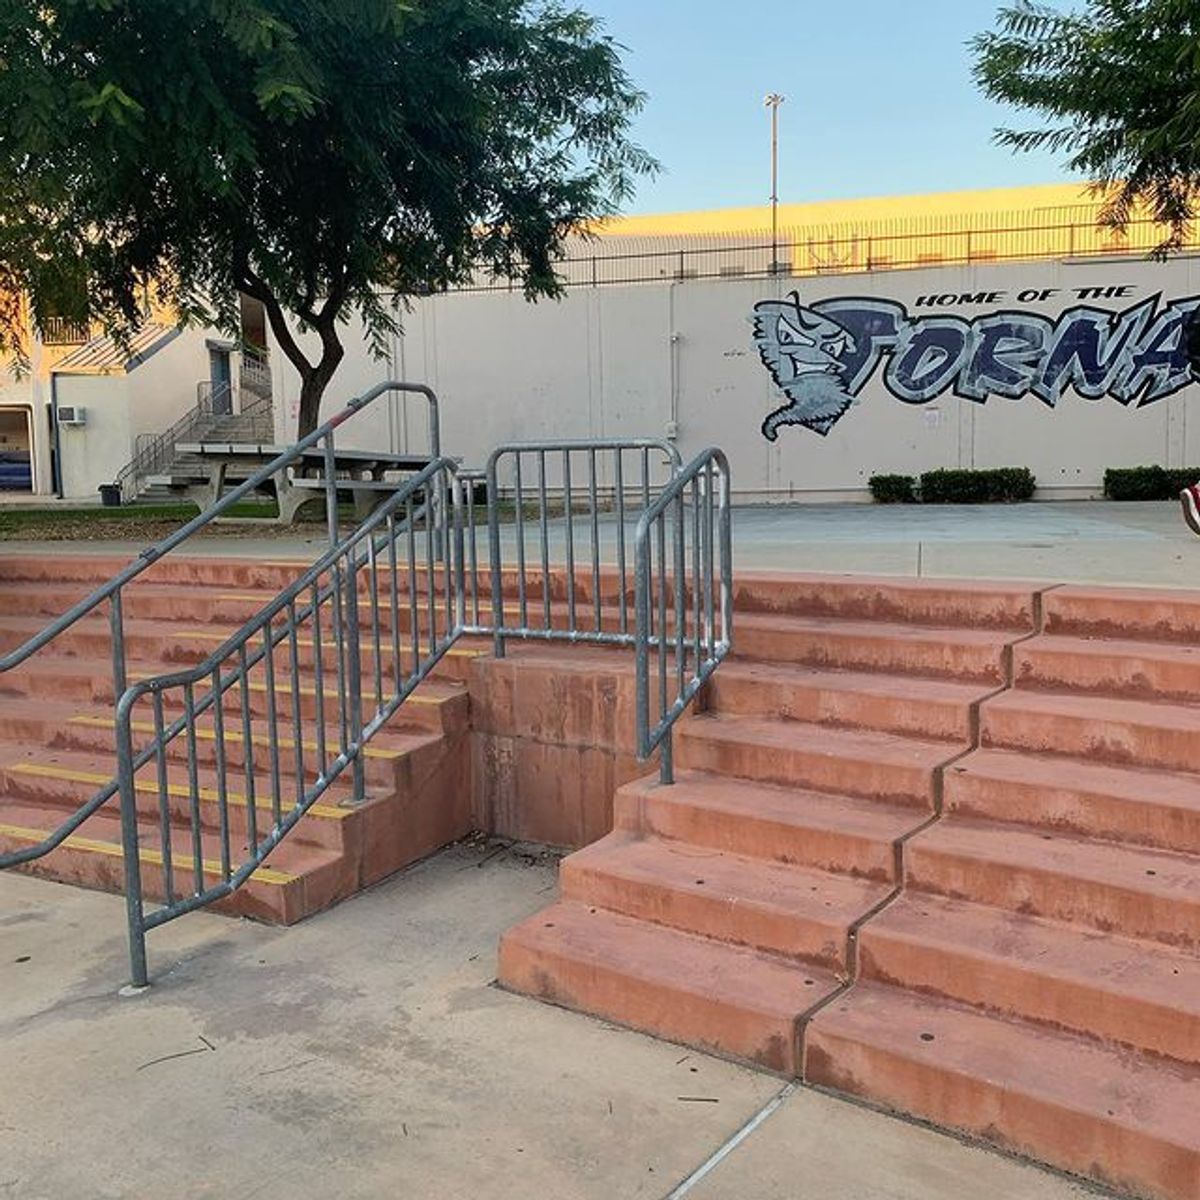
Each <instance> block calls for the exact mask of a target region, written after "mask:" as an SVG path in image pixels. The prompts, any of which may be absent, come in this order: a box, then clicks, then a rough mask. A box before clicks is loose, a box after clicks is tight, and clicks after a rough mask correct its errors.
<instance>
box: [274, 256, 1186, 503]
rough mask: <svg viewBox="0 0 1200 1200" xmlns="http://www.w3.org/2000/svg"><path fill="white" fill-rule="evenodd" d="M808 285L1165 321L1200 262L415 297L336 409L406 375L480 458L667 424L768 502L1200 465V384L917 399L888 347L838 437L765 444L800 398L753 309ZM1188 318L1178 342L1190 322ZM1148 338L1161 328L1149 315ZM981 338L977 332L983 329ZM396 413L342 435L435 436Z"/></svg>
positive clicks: (348, 364) (913, 313) (361, 345)
mask: <svg viewBox="0 0 1200 1200" xmlns="http://www.w3.org/2000/svg"><path fill="white" fill-rule="evenodd" d="M794 288H798V289H799V290H800V291H801V293H802V302H803V304H804V305H805V306H810V305H813V304H820V302H822V301H829V300H832V299H836V298H845V297H858V298H867V299H877V300H878V299H882V300H889V301H895V302H899V303H900V304H903V305H904V306H905V308H906V309H907V314H908V317H909V318H910V319H917V318H923V317H930V316H953V317H959V318H963V319H965V320H967V321H973V320H974V319H976V318H980V317H983V316H985V315H987V314H991V313H996V312H999V311H1002V310H1003V311H1011V310H1015V311H1018V312H1019V313H1022V314H1033V315H1039V314H1040V315H1041V316H1043V317H1045V318H1047V320H1048V321H1049V322H1051V323H1054V322H1057V321H1059V319H1060V317H1061V316H1062V314H1063V313H1064V312H1065V311H1067V310H1068V309H1071V308H1073V307H1076V306H1078V305H1080V304H1082V303H1087V304H1089V305H1091V306H1093V307H1095V308H1099V309H1103V310H1105V311H1108V312H1112V313H1114V314H1116V313H1119V312H1122V311H1125V310H1128V309H1129V308H1131V307H1132V306H1134V305H1136V304H1138V303H1139V302H1142V301H1153V300H1154V298H1155V297H1156V296H1161V299H1160V300H1159V302H1158V305H1157V308H1155V309H1154V311H1155V312H1161V311H1162V309H1163V308H1164V307H1166V306H1167V305H1169V304H1170V303H1171V302H1172V301H1175V300H1179V301H1183V303H1182V304H1181V306H1180V307H1181V308H1183V309H1186V308H1190V307H1192V306H1193V305H1194V303H1195V299H1196V297H1197V294H1198V293H1200V260H1197V259H1179V260H1173V261H1171V262H1169V263H1154V262H1148V261H1143V260H1135V259H1118V260H1105V261H1096V260H1092V261H1086V262H1082V261H1080V262H1042V263H1037V262H1034V263H1027V264H1008V265H1003V266H974V267H970V268H946V269H928V270H925V269H923V270H914V271H890V272H877V273H871V274H856V275H849V274H847V275H840V276H825V277H820V278H808V279H798V280H797V279H780V280H750V281H747V280H712V281H691V282H682V283H674V284H649V285H642V286H633V287H619V288H617V287H614V288H599V289H592V288H578V289H572V291H571V292H570V293H569V294H568V296H567V297H566V298H565V299H564V300H563V301H561V302H559V303H554V302H542V303H539V304H537V305H530V304H527V303H526V302H525V301H524V300H523V299H522V298H521V297H520V296H519V295H516V294H509V293H507V292H504V293H485V294H452V295H447V296H439V297H435V298H432V299H428V300H424V301H419V302H417V303H416V304H415V306H414V308H413V310H412V312H411V313H409V315H408V316H407V317H406V319H405V329H404V335H403V337H400V338H397V339H395V341H394V344H393V347H392V352H391V354H390V355H389V358H388V360H387V361H382V362H381V361H378V360H376V359H373V358H372V357H371V355H370V354H369V352H368V350H367V346H366V343H365V341H364V340H363V339H362V338H361V335H360V333H359V332H357V331H356V330H355V329H354V328H350V329H348V330H347V332H346V342H347V356H346V360H345V362H344V363H343V365H342V367H341V368H340V370H339V372H338V375H337V377H336V378H335V380H334V383H333V385H332V386H331V388H330V390H329V392H328V393H327V396H326V400H325V405H324V408H323V414H324V415H328V414H330V413H332V412H333V411H335V410H336V409H337V408H340V407H341V405H342V404H343V403H344V402H345V401H346V400H347V399H348V398H349V397H351V396H353V395H357V394H360V393H361V392H363V391H365V390H366V389H367V388H369V387H370V386H372V385H373V384H375V383H377V382H379V381H380V380H382V379H385V378H388V377H389V376H391V377H403V378H407V379H409V380H412V381H416V382H427V383H429V384H430V385H431V386H432V387H433V388H434V389H435V390H436V391H437V392H438V395H439V397H440V399H441V403H442V430H443V438H442V442H443V449H444V451H445V452H446V453H449V454H454V455H457V456H460V457H462V458H463V459H464V460H466V461H467V462H468V463H469V464H472V465H475V464H479V463H481V462H482V461H483V460H484V459H485V458H486V456H487V454H488V452H489V451H490V449H491V448H492V447H493V446H495V445H496V444H497V443H498V442H501V441H507V440H542V439H547V438H579V437H602V436H612V435H617V434H629V435H646V436H655V437H661V436H665V435H667V434H672V435H677V437H678V441H679V445H680V449H681V450H682V452H683V454H684V456H685V458H686V457H687V456H689V455H691V454H693V453H696V452H698V451H700V450H702V449H703V448H705V447H706V446H709V445H719V446H721V447H723V448H724V449H725V450H726V452H727V453H728V454H729V456H730V459H731V463H732V467H733V475H734V483H735V488H736V490H737V492H738V493H739V494H740V495H741V496H742V497H743V498H745V499H753V500H762V501H770V500H787V499H822V498H833V497H842V498H861V497H863V496H865V494H866V493H865V488H866V484H867V480H868V478H869V477H870V476H871V475H872V474H875V473H876V472H904V473H910V474H916V473H919V472H921V471H926V470H931V469H934V468H938V467H990V466H1027V467H1029V468H1030V469H1031V470H1032V471H1033V472H1034V473H1035V475H1036V476H1037V478H1038V483H1039V487H1040V489H1041V490H1042V494H1044V495H1048V496H1053V495H1058V496H1067V495H1088V494H1096V493H1098V491H1099V489H1100V487H1101V483H1102V478H1103V473H1104V470H1105V468H1106V467H1110V466H1132V465H1139V464H1143V463H1160V464H1162V465H1165V466H1185V465H1192V464H1200V415H1198V414H1197V413H1196V412H1195V411H1193V410H1194V406H1195V404H1196V399H1195V395H1196V390H1197V389H1196V387H1195V386H1193V385H1189V386H1187V387H1183V388H1182V389H1181V390H1178V391H1176V392H1175V393H1174V394H1172V395H1170V396H1166V397H1164V398H1162V399H1158V400H1155V401H1153V402H1150V403H1144V404H1142V405H1141V406H1138V405H1136V404H1129V405H1128V406H1126V405H1124V404H1122V403H1121V402H1119V401H1118V400H1117V399H1114V398H1113V397H1112V396H1111V395H1105V396H1104V397H1102V398H1100V399H1093V400H1087V399H1083V398H1081V397H1080V396H1079V395H1077V394H1076V393H1075V392H1074V391H1070V390H1068V391H1067V392H1066V393H1065V394H1064V395H1063V396H1062V397H1061V399H1059V400H1058V402H1057V404H1056V405H1055V406H1054V407H1049V406H1047V404H1045V403H1043V402H1042V401H1040V400H1039V399H1037V398H1036V397H1035V396H1034V395H1032V394H1026V395H1024V396H1023V397H1022V398H1020V399H1007V398H1004V397H1002V396H999V395H995V394H992V395H990V396H989V397H988V398H987V400H986V402H984V403H979V402H976V401H974V400H970V399H962V398H959V397H958V396H956V395H955V394H954V393H953V390H952V389H947V390H945V391H943V392H942V393H941V394H938V395H936V396H934V397H933V398H931V399H928V400H926V401H923V402H920V403H906V402H903V401H901V400H899V399H897V398H896V397H895V395H893V394H891V392H890V391H889V389H888V387H886V386H885V384H884V373H885V368H886V366H887V364H888V363H889V362H890V361H891V359H890V356H889V355H887V354H884V355H883V356H882V358H881V361H880V364H879V366H878V367H877V369H876V370H875V371H874V373H873V374H872V375H871V376H870V378H869V379H868V380H867V382H866V383H865V384H864V385H863V386H862V388H861V390H860V391H859V393H858V395H857V396H856V398H855V400H854V403H853V404H852V405H851V406H850V407H849V409H848V410H847V411H846V412H845V414H844V415H843V416H842V417H841V418H840V420H838V421H837V423H836V424H835V425H834V426H833V428H832V429H830V430H829V432H828V433H827V435H826V436H822V435H821V434H820V433H817V432H814V431H813V430H812V429H810V428H805V427H803V426H801V425H798V424H797V425H789V426H785V427H783V428H782V429H780V430H779V436H778V440H776V441H774V442H771V441H768V440H767V439H766V438H765V437H764V436H763V433H762V431H761V425H762V422H763V419H764V418H765V417H766V415H767V414H768V413H770V412H771V411H772V410H775V409H778V408H780V407H782V406H785V405H786V404H787V403H788V400H787V398H786V397H785V396H784V395H783V394H782V392H781V390H780V388H779V386H778V385H777V384H776V382H775V381H774V380H773V379H772V377H771V375H770V373H769V372H768V371H767V369H766V368H765V367H764V365H763V363H762V361H761V360H760V356H759V352H758V349H757V347H756V345H755V341H754V337H753V330H752V322H751V316H752V313H753V310H754V306H755V304H756V303H757V302H759V301H763V300H769V299H781V298H783V297H785V296H786V295H787V294H788V293H789V292H791V291H792V290H793V289H794ZM1113 288H1121V289H1123V290H1124V294H1123V295H1107V296H1104V297H1101V298H1089V299H1087V300H1086V301H1084V300H1081V298H1080V290H1081V289H1113ZM981 293H985V294H987V295H989V296H990V297H993V298H994V299H993V300H992V302H985V303H977V302H970V300H968V302H966V303H952V304H951V303H947V304H946V305H943V306H935V307H926V306H924V305H918V304H917V301H918V298H921V297H927V296H930V295H935V296H938V295H950V294H954V295H956V296H959V297H961V296H967V297H968V298H969V297H978V296H979V294H981ZM1188 298H1191V300H1189V299H1188ZM1152 307H1153V305H1152ZM831 315H834V314H831ZM1153 319H1154V318H1153V315H1152V316H1151V317H1150V318H1148V320H1149V322H1151V323H1152V321H1153ZM1173 328H1174V331H1175V332H1174V333H1173V334H1172V338H1176V339H1177V336H1178V323H1177V322H1176V324H1175V326H1174V327H1173ZM1143 334H1144V335H1145V336H1149V325H1147V327H1146V329H1145V330H1144V331H1143ZM970 336H971V337H972V338H976V339H977V338H978V337H979V336H980V335H979V334H978V332H977V330H976V327H975V326H972V332H971V335H970ZM1132 344H1134V345H1136V344H1138V343H1137V342H1136V340H1135V342H1134V343H1132ZM1171 344H1174V343H1173V342H1171ZM1168 348H1169V347H1168ZM273 357H274V361H275V362H276V364H277V366H278V371H277V380H278V388H277V395H278V396H279V397H280V398H281V400H282V402H281V403H277V406H276V412H277V423H278V425H279V436H280V437H281V438H290V437H292V436H294V430H295V406H296V399H297V396H298V392H299V381H298V377H297V375H296V373H295V372H294V371H293V370H292V369H291V368H290V366H288V365H287V364H286V361H285V360H284V359H283V356H282V355H281V354H279V353H276V354H275V355H274V356H273ZM400 407H401V406H398V405H392V406H389V405H387V404H384V403H381V404H380V405H379V406H377V408H376V409H375V410H374V411H369V412H367V413H364V414H362V415H361V416H360V417H358V418H356V419H355V421H354V422H353V423H352V424H351V425H350V426H348V427H346V430H345V432H344V435H340V436H344V437H345V442H346V444H348V445H362V446H368V445H371V446H377V445H381V444H385V445H390V446H392V447H393V448H395V449H397V450H400V449H406V448H412V449H418V448H420V447H422V446H423V445H424V437H425V434H424V424H423V417H421V416H420V415H419V410H418V409H417V408H413V409H412V410H411V413H410V416H409V418H408V420H407V423H406V421H405V418H404V416H403V414H402V413H401V412H400Z"/></svg>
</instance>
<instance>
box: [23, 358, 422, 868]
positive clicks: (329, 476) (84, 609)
mask: <svg viewBox="0 0 1200 1200" xmlns="http://www.w3.org/2000/svg"><path fill="white" fill-rule="evenodd" d="M390 392H409V393H417V394H420V395H423V396H425V397H426V399H427V400H428V401H429V405H430V411H431V420H432V421H433V424H434V426H435V427H436V425H437V424H438V404H437V397H436V396H435V395H434V393H433V392H432V390H431V389H429V388H428V387H426V386H425V385H424V384H414V383H406V382H401V381H395V380H389V381H387V382H385V383H381V384H378V385H377V386H375V387H373V388H371V390H370V391H368V392H366V393H364V394H363V395H362V396H359V397H358V398H357V399H354V400H352V401H350V403H349V404H347V405H346V407H345V408H343V409H342V410H341V412H339V413H337V414H336V415H335V416H333V417H332V418H330V419H329V420H328V421H326V422H325V423H324V424H323V425H321V426H319V427H318V428H316V429H314V430H313V432H312V433H310V434H308V435H307V436H306V437H304V438H301V439H300V441H298V442H297V443H296V444H295V445H293V446H291V447H290V448H289V449H287V450H285V451H283V452H282V453H281V454H279V455H278V456H277V457H275V458H274V459H272V460H271V461H270V462H269V463H267V465H266V466H264V467H261V468H260V469H259V470H257V471H255V472H254V473H253V474H252V475H251V476H250V477H249V478H247V479H245V480H244V481H243V482H242V483H240V484H238V485H237V486H236V487H234V488H233V489H232V490H231V491H229V492H227V493H226V494H225V495H224V496H223V497H221V498H220V499H219V500H218V501H217V503H216V504H214V505H212V506H211V507H210V508H208V509H206V510H205V511H204V512H202V513H200V514H199V515H197V516H196V517H194V518H193V519H192V520H190V521H188V522H187V523H186V524H185V525H183V526H181V527H180V528H179V529H177V530H176V531H175V532H174V533H172V534H170V535H169V536H168V537H166V538H164V539H163V540H162V541H161V542H159V543H157V545H154V546H150V547H148V548H147V549H145V550H143V551H142V552H141V554H139V555H138V557H137V558H135V559H134V560H133V561H132V562H131V563H129V564H128V566H126V567H125V568H124V569H123V570H121V571H119V572H118V573H117V574H116V575H114V576H113V578H112V579H110V580H109V581H108V582H107V583H105V584H103V585H102V586H101V587H99V588H97V589H96V590H95V591H93V592H92V593H91V594H90V595H88V596H86V597H84V599H82V600H80V601H79V602H78V603H76V604H74V605H72V606H71V607H70V608H69V609H68V610H67V611H66V612H65V613H63V614H62V616H60V617H58V618H57V619H56V620H54V621H52V622H51V623H50V624H49V625H47V626H46V628H45V629H43V630H42V631H41V632H40V633H38V634H36V635H34V636H33V637H31V638H30V639H29V640H28V641H26V642H25V643H23V644H22V645H21V646H18V647H17V648H16V649H15V650H11V651H9V652H8V653H7V654H5V655H3V656H0V675H3V674H4V673H5V672H7V671H11V670H13V669H14V668H16V667H19V666H21V665H22V664H23V663H24V662H26V661H27V660H28V659H29V658H31V657H32V656H33V655H34V654H35V653H37V652H38V651H39V650H41V649H42V648H43V647H45V646H46V645H48V644H49V643H50V642H52V641H53V640H54V639H55V638H56V637H58V636H59V635H60V634H62V633H64V632H65V631H66V630H68V629H70V628H71V627H72V626H73V625H75V624H76V622H78V621H80V620H82V619H83V618H84V617H87V616H90V615H91V614H93V613H94V612H96V610H97V609H99V608H100V607H101V606H103V605H105V604H107V605H108V609H109V626H110V629H111V632H112V668H113V696H114V698H117V697H120V696H121V695H122V694H123V693H124V691H125V688H126V685H127V680H126V661H125V634H124V615H123V604H122V592H123V589H124V588H125V586H126V585H127V584H129V583H131V582H132V581H133V580H135V579H136V578H137V577H138V576H139V575H141V574H142V573H143V572H144V571H146V570H147V569H148V568H149V567H151V566H152V565H153V564H155V563H156V562H158V561H159V560H161V559H162V558H163V557H165V556H166V555H167V554H169V553H170V552H171V551H173V550H174V549H176V547H178V546H180V545H182V544H183V543H184V542H186V541H188V540H189V539H190V538H191V537H192V536H193V535H194V534H196V533H198V532H199V531H200V530H202V529H204V528H205V527H207V526H208V525H210V524H211V523H212V522H213V521H215V520H216V519H217V518H218V517H221V516H223V515H224V514H225V513H227V512H228V511H229V510H230V509H231V508H233V506H234V505H236V504H238V503H239V502H240V501H241V500H242V499H243V498H244V497H246V496H247V495H250V494H251V493H252V492H254V491H256V490H257V489H258V488H260V487H262V486H263V485H264V484H265V483H266V482H267V481H268V480H270V479H272V478H273V477H274V476H275V475H276V474H278V472H280V471H283V470H287V469H288V468H289V467H291V466H293V465H295V464H297V463H299V462H300V461H302V459H303V457H304V454H305V452H306V451H307V450H310V449H312V448H313V447H315V446H317V445H318V444H319V443H321V442H324V450H325V456H326V469H325V490H326V509H327V514H326V515H327V525H328V529H329V537H330V542H331V544H336V542H337V537H338V512H337V482H336V479H335V471H334V444H333V437H334V433H335V432H336V430H337V429H338V428H339V427H340V426H341V425H343V424H344V423H345V422H346V421H348V420H349V419H350V418H351V417H352V416H354V415H355V414H356V413H358V412H360V411H362V409H364V408H366V407H367V406H368V405H370V404H371V403H373V402H374V401H375V400H377V399H378V398H379V397H380V396H383V395H386V394H388V393H390ZM432 440H433V441H434V442H435V443H436V441H437V438H436V435H435V436H434V438H433V439H432ZM116 791H117V784H116V781H115V780H114V781H112V782H110V783H109V784H108V785H106V786H105V787H102V788H101V789H100V790H99V791H98V792H97V793H96V794H95V795H94V796H93V797H92V798H91V800H89V801H87V802H86V803H85V804H83V805H82V806H81V807H80V808H79V809H78V810H77V811H76V812H75V813H73V814H72V815H71V816H70V817H68V818H67V819H66V820H65V821H64V822H63V823H62V824H61V825H60V826H59V827H58V828H57V829H56V830H55V831H54V832H53V833H51V834H49V835H48V836H47V837H46V838H44V839H43V840H42V841H40V842H37V843H35V844H33V845H30V846H25V847H23V848H22V849H20V850H13V851H9V852H7V853H5V854H0V869H4V868H6V867H13V866H18V865H20V864H22V863H27V862H32V861H33V860H34V859H37V858H41V857H42V856H43V855H45V854H49V853H50V852H51V851H52V850H54V849H56V848H57V847H59V846H61V845H62V843H63V842H64V841H65V840H66V839H67V838H68V837H69V836H70V835H71V834H72V833H74V832H75V830H76V829H78V828H79V826H80V825H82V824H83V822H84V821H86V820H87V819H88V818H89V817H90V816H92V815H93V814H94V813H96V812H97V811H98V810H99V809H100V808H101V807H102V806H103V805H104V804H105V803H107V802H108V801H109V800H110V799H112V797H113V796H114V795H115V794H116Z"/></svg>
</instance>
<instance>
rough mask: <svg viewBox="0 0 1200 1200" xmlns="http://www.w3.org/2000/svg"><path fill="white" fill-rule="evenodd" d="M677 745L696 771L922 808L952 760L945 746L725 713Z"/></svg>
mask: <svg viewBox="0 0 1200 1200" xmlns="http://www.w3.org/2000/svg"><path fill="white" fill-rule="evenodd" d="M676 746H677V755H678V761H679V762H680V763H681V764H682V765H684V766H687V767H692V768H694V769H697V770H703V771H708V772H711V773H714V774H721V775H732V776H737V777H740V778H743V779H749V780H753V781H754V782H757V783H775V784H782V785H796V786H800V787H805V788H812V789H813V790H815V791H828V792H834V793H839V794H848V795H852V796H860V797H868V798H871V799H876V800H880V801H882V802H883V803H885V804H900V805H909V806H911V807H914V808H922V809H925V808H932V798H931V797H932V788H933V780H934V774H935V772H936V771H937V769H938V768H939V767H940V766H941V765H942V764H943V763H945V762H946V761H947V760H949V759H950V758H952V757H954V753H955V751H954V747H953V746H952V745H948V744H947V743H946V742H944V741H929V740H918V739H916V738H905V737H900V736H898V735H896V734H891V733H881V732H879V731H877V730H870V729H841V728H836V727H832V726H826V725H815V724H808V723H802V722H799V721H772V720H768V719H765V718H760V717H738V716H732V715H729V714H725V713H708V714H705V715H703V716H700V717H697V718H696V719H694V720H691V721H688V722H687V723H686V724H685V725H683V726H682V727H681V728H680V729H679V731H678V736H677V738H676Z"/></svg>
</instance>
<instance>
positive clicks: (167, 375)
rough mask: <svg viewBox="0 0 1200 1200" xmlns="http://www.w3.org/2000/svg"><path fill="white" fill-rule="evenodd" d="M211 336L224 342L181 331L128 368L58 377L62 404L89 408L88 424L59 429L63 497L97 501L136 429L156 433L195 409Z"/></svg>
mask: <svg viewBox="0 0 1200 1200" xmlns="http://www.w3.org/2000/svg"><path fill="white" fill-rule="evenodd" d="M212 338H216V339H217V340H220V341H222V344H223V345H224V344H226V343H225V342H224V341H223V339H221V338H220V336H219V335H218V334H216V333H214V332H213V331H212V330H211V329H185V330H183V331H182V332H180V333H179V334H178V335H177V336H175V337H174V338H172V339H171V340H170V341H169V342H167V343H166V345H164V346H163V347H162V348H161V349H159V350H157V351H156V352H155V353H154V354H152V355H150V357H148V358H147V359H145V360H144V361H143V362H140V363H138V364H137V365H136V366H134V367H133V368H132V369H131V370H130V371H129V372H128V373H126V372H124V371H121V372H115V373H112V374H105V375H71V374H64V373H58V374H56V376H55V381H56V382H55V385H54V386H55V392H56V399H57V404H58V405H59V407H63V406H72V405H78V406H81V407H83V408H84V409H86V410H87V416H86V424H84V425H83V426H81V427H77V428H70V427H63V428H61V429H60V430H59V446H60V453H61V456H62V487H63V495H64V496H67V497H71V498H75V499H95V498H96V493H97V491H98V489H99V487H100V485H101V484H102V483H111V482H112V481H113V479H114V478H115V477H116V475H117V473H118V472H119V471H120V470H121V468H122V467H124V466H125V465H126V464H127V463H128V462H129V460H130V459H131V458H132V457H133V452H134V445H135V442H136V439H137V436H138V434H141V433H160V432H162V431H163V430H165V429H168V428H170V426H171V425H173V424H174V423H175V422H176V421H177V420H179V418H180V417H182V416H183V415H184V414H185V413H186V412H188V411H189V410H190V409H192V408H194V407H195V405H196V402H197V385H198V384H199V383H200V382H201V381H203V380H206V379H208V377H209V357H208V341H209V339H212ZM232 359H233V361H232V370H233V377H234V379H236V378H237V370H238V368H237V361H236V360H237V356H236V355H233V356H232Z"/></svg>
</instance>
